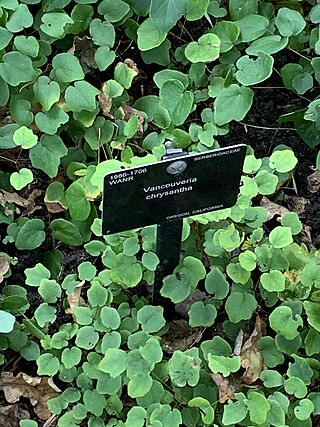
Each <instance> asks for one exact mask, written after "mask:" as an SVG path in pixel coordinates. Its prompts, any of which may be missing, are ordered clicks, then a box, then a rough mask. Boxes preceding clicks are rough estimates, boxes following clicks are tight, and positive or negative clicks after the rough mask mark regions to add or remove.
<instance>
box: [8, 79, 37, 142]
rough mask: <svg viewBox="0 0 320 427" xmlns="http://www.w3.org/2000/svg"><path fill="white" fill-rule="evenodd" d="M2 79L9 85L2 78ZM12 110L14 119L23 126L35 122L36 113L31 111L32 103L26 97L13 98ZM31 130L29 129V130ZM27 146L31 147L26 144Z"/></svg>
mask: <svg viewBox="0 0 320 427" xmlns="http://www.w3.org/2000/svg"><path fill="white" fill-rule="evenodd" d="M1 81H2V82H3V83H4V84H6V85H7V83H5V82H4V81H3V80H2V79H1ZM7 86H8V85H7ZM10 112H11V116H12V118H13V119H14V121H16V122H17V123H18V124H19V125H21V126H29V125H30V124H31V123H32V122H33V117H34V115H33V112H32V111H31V104H30V102H29V101H27V100H26V99H13V100H12V103H11V105H10ZM30 131H31V130H30V129H29V132H30ZM26 145H27V144H26ZM33 145H35V143H33ZM26 148H30V147H28V146H26Z"/></svg>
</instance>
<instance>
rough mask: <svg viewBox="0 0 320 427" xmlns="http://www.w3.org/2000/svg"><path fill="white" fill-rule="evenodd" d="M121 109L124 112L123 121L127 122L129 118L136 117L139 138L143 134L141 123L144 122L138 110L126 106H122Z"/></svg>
mask: <svg viewBox="0 0 320 427" xmlns="http://www.w3.org/2000/svg"><path fill="white" fill-rule="evenodd" d="M122 108H123V111H124V120H126V121H128V120H129V119H130V117H131V116H137V117H138V121H139V126H138V132H137V136H140V135H141V134H142V133H143V122H144V118H143V115H142V114H141V112H140V111H139V110H136V109H135V108H133V107H131V106H130V105H128V104H123V105H122Z"/></svg>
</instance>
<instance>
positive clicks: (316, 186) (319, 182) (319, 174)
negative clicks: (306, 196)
mask: <svg viewBox="0 0 320 427" xmlns="http://www.w3.org/2000/svg"><path fill="white" fill-rule="evenodd" d="M307 181H308V190H309V191H310V193H317V192H318V191H319V190H320V170H319V169H316V170H315V171H314V172H313V173H312V174H311V175H309V176H308V177H307Z"/></svg>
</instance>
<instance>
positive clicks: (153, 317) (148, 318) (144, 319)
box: [137, 305, 166, 333]
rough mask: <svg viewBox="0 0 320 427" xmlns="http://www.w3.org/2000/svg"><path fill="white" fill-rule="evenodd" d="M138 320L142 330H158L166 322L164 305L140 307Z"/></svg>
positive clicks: (150, 331)
mask: <svg viewBox="0 0 320 427" xmlns="http://www.w3.org/2000/svg"><path fill="white" fill-rule="evenodd" d="M137 320H138V322H139V323H140V325H141V327H142V330H143V331H146V332H149V333H154V332H158V331H159V330H160V329H161V328H163V327H164V325H165V323H166V322H165V319H164V317H163V307H157V306H151V305H145V306H144V307H142V308H140V310H139V311H138V313H137Z"/></svg>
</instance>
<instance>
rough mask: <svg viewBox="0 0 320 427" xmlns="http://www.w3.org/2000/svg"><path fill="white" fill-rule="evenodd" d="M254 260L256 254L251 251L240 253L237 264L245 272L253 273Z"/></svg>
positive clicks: (255, 264)
mask: <svg viewBox="0 0 320 427" xmlns="http://www.w3.org/2000/svg"><path fill="white" fill-rule="evenodd" d="M256 260H257V256H256V254H255V253H254V252H251V251H245V252H241V254H240V255H239V263H240V265H241V267H242V268H244V269H245V270H246V271H253V270H254V269H255V268H256V266H257V263H256Z"/></svg>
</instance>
